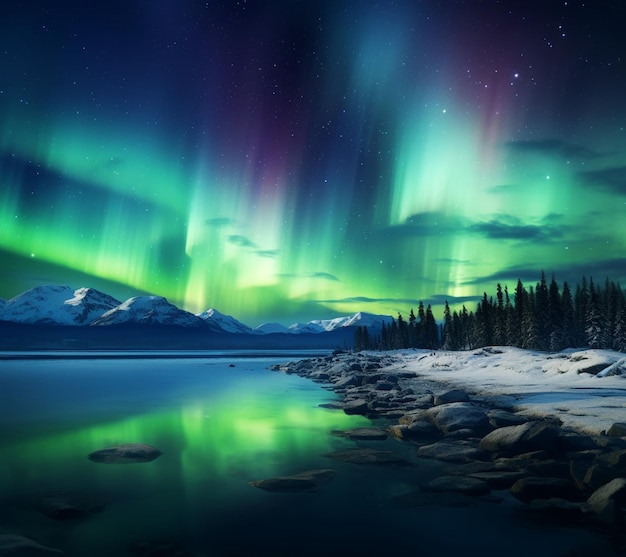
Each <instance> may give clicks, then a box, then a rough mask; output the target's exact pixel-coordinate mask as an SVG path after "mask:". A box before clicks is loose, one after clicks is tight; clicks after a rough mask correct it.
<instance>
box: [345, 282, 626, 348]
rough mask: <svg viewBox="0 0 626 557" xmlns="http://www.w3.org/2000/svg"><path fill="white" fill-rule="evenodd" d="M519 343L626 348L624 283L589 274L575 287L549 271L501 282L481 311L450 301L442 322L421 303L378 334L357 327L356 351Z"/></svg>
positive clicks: (485, 299)
mask: <svg viewBox="0 0 626 557" xmlns="http://www.w3.org/2000/svg"><path fill="white" fill-rule="evenodd" d="M494 345H495V346H516V347H519V348H526V349H531V350H542V351H549V352H558V351H560V350H563V349H565V348H574V347H576V348H578V347H583V346H584V347H589V348H606V349H612V350H617V351H620V352H626V296H625V294H624V291H623V290H622V289H621V287H620V285H619V284H618V283H615V282H612V281H609V280H608V279H606V281H605V283H604V285H602V286H600V285H598V284H595V283H594V281H593V279H589V280H587V279H586V278H585V277H583V278H582V281H581V282H580V283H579V284H578V285H576V286H575V287H574V288H572V287H570V286H569V285H568V284H567V282H564V283H563V286H562V287H559V285H558V284H557V282H556V281H555V279H554V277H552V280H551V281H550V283H548V281H547V280H546V277H545V273H543V272H542V273H541V280H540V281H539V282H538V283H537V284H536V285H535V286H530V287H529V288H526V287H525V286H524V285H523V284H522V281H521V280H519V279H518V281H517V285H516V287H515V291H514V292H513V293H512V294H510V293H509V291H508V288H507V286H504V288H502V286H501V285H500V284H498V285H497V286H496V293H495V299H494V297H493V296H489V297H488V296H487V293H486V292H485V293H484V294H483V297H482V300H481V301H480V302H478V305H477V306H476V310H475V311H473V312H472V311H468V310H467V309H466V307H465V306H463V308H462V309H461V311H460V312H459V311H450V307H449V305H448V302H447V301H446V304H445V308H444V312H443V319H442V320H441V322H440V323H437V321H436V319H435V317H434V316H433V312H432V309H431V306H430V305H428V306H427V307H426V308H425V307H424V304H423V303H422V302H420V303H419V307H418V310H417V315H415V313H414V311H413V309H411V311H410V313H409V316H408V318H406V319H405V318H404V317H403V316H402V315H401V314H400V313H399V314H398V317H397V318H395V319H394V318H392V319H391V321H390V322H389V323H388V324H387V325H383V327H382V329H381V330H380V333H379V334H376V335H374V334H373V333H372V331H371V330H368V328H367V327H357V329H356V331H355V334H354V350H355V351H360V350H394V349H401V348H424V349H428V350H436V349H443V350H473V349H475V348H481V347H484V346H494Z"/></svg>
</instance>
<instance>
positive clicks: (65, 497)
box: [36, 491, 106, 520]
mask: <svg viewBox="0 0 626 557" xmlns="http://www.w3.org/2000/svg"><path fill="white" fill-rule="evenodd" d="M105 505H106V503H105V502H104V501H102V500H101V499H98V498H96V497H93V496H91V495H88V494H86V493H82V492H80V491H55V492H50V493H44V494H42V495H40V496H39V497H38V498H37V502H36V507H37V509H38V510H39V511H40V512H41V513H43V514H45V515H46V516H47V517H49V518H53V519H55V520H70V519H72V518H81V517H84V516H86V515H88V514H91V513H96V512H100V511H102V510H103V509H104V507H105Z"/></svg>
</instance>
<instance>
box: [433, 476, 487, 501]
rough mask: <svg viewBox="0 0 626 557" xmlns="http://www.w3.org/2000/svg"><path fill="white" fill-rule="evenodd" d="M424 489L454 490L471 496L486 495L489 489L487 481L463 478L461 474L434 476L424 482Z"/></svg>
mask: <svg viewBox="0 0 626 557" xmlns="http://www.w3.org/2000/svg"><path fill="white" fill-rule="evenodd" d="M424 489H428V490H430V491H440V492H443V491H454V492H457V493H463V494H464V495H470V496H472V497H477V496H479V495H486V494H487V493H489V492H490V491H491V488H490V487H489V485H488V484H487V482H484V481H482V480H479V479H476V478H464V477H462V476H441V477H439V478H435V479H434V480H431V481H430V482H428V483H426V484H424Z"/></svg>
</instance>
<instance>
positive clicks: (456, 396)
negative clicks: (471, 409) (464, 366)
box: [434, 389, 470, 406]
mask: <svg viewBox="0 0 626 557" xmlns="http://www.w3.org/2000/svg"><path fill="white" fill-rule="evenodd" d="M469 400H470V397H469V395H468V394H467V393H466V392H465V391H461V390H459V389H453V390H452V391H447V392H445V393H442V394H440V395H436V396H435V398H434V404H435V406H438V405H440V404H449V403H450V402H469Z"/></svg>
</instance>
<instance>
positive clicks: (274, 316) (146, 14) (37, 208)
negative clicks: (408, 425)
mask: <svg viewBox="0 0 626 557" xmlns="http://www.w3.org/2000/svg"><path fill="white" fill-rule="evenodd" d="M625 25H626V2H620V1H610V2H609V1H604V0H599V1H598V0H594V1H593V2H592V1H586V2H582V1H550V0H545V1H543V2H534V1H532V2H526V1H513V0H509V1H507V0H502V1H499V2H498V1H495V0H493V1H480V0H466V1H453V0H449V1H448V0H423V1H419V0H410V1H406V2H405V1H396V2H393V1H380V2H375V1H371V2H369V1H341V0H328V1H325V2H324V1H316V0H303V1H298V0H288V1H265V2H262V1H252V0H249V1H247V2H246V1H245V0H240V1H239V2H237V1H228V2H212V1H210V2H196V1H186V2H181V1H176V0H171V1H148V0H143V1H138V0H124V1H107V2H85V1H82V0H81V1H80V2H73V1H60V2H51V1H49V0H41V1H30V2H29V1H24V2H20V1H13V2H4V3H3V6H2V7H1V8H0V123H1V127H0V297H3V298H11V297H12V296H15V295H16V294H18V293H20V292H22V291H24V290H26V289H27V288H31V287H33V286H36V285H39V284H48V283H55V284H68V285H70V286H73V287H75V288H78V287H81V286H92V287H95V288H98V289H101V290H103V291H105V292H108V293H110V294H112V295H114V296H116V297H118V298H121V299H126V298H127V297H129V296H132V295H137V294H140V293H151V294H158V295H162V296H165V297H167V298H168V300H169V301H170V302H172V303H175V304H176V305H178V306H179V307H182V308H184V309H187V310H189V311H193V312H200V311H203V310H205V309H207V308H210V307H213V308H216V309H218V310H219V311H221V312H223V313H228V314H231V315H234V316H235V317H237V318H238V319H240V320H242V321H244V322H245V323H248V324H249V325H252V326H255V325H257V324H259V323H261V322H263V321H280V322H282V323H284V324H289V323H292V322H294V321H304V320H309V319H314V318H318V319H319V318H329V317H334V316H336V315H346V314H349V313H354V312H356V311H367V312H371V313H383V314H392V315H395V314H396V313H397V312H398V311H402V312H403V313H404V314H405V315H406V314H407V313H408V310H409V309H410V308H411V307H416V306H417V304H418V302H419V300H420V299H421V300H423V301H424V303H425V304H428V303H430V304H433V309H434V311H435V316H436V317H437V318H440V317H441V304H442V302H443V300H445V299H448V300H449V302H450V304H451V305H452V306H454V307H459V306H460V304H462V303H465V304H467V305H468V309H475V303H476V301H477V299H478V297H480V296H482V293H483V291H487V292H488V294H489V295H492V294H495V285H496V283H497V282H501V283H502V284H503V285H504V284H508V286H509V289H510V290H511V291H512V290H513V289H514V286H515V283H516V281H517V279H518V278H521V279H522V281H524V283H525V284H530V285H532V284H534V283H536V282H537V281H538V280H539V277H540V272H541V270H542V269H543V270H545V272H546V275H547V276H548V279H549V278H550V277H551V275H552V274H554V275H555V278H556V279H557V281H558V282H559V283H562V282H563V281H564V280H567V281H568V282H570V284H572V283H574V284H575V283H577V282H579V281H580V279H581V277H582V276H583V275H585V276H586V277H592V278H593V279H594V280H595V281H597V282H599V283H600V282H601V283H603V282H604V279H605V278H607V277H608V278H610V279H611V280H616V281H621V283H622V286H624V285H625V284H626V258H625V255H626V218H625V217H626V131H625V127H626V40H625V39H624V37H625V34H624V33H625V29H626V27H625Z"/></svg>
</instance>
